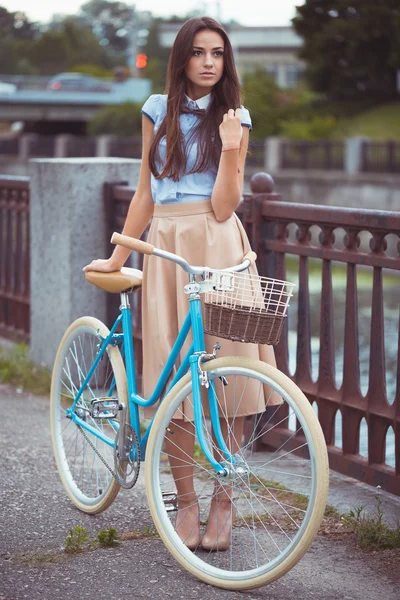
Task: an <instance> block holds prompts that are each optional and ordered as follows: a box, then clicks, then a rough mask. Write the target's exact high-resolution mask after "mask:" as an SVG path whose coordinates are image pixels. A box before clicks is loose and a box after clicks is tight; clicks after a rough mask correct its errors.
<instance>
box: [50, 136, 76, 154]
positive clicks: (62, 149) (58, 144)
mask: <svg viewBox="0 0 400 600" xmlns="http://www.w3.org/2000/svg"><path fill="white" fill-rule="evenodd" d="M72 138H73V136H72V135H69V134H68V133H64V134H61V135H57V136H56V139H55V144H54V158H66V157H67V156H68V144H69V141H70V139H72Z"/></svg>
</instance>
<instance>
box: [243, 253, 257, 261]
mask: <svg viewBox="0 0 400 600" xmlns="http://www.w3.org/2000/svg"><path fill="white" fill-rule="evenodd" d="M243 260H244V261H245V260H249V261H250V265H254V263H255V262H256V260H257V254H256V253H255V252H253V250H250V252H248V253H247V254H246V255H245V256H243Z"/></svg>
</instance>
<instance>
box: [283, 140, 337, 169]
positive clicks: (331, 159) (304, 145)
mask: <svg viewBox="0 0 400 600" xmlns="http://www.w3.org/2000/svg"><path fill="white" fill-rule="evenodd" d="M281 167H282V169H327V170H332V169H337V170H343V169H344V143H343V142H336V141H330V140H327V141H295V140H284V141H283V142H282V146H281Z"/></svg>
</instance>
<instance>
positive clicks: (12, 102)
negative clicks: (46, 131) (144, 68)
mask: <svg viewBox="0 0 400 600" xmlns="http://www.w3.org/2000/svg"><path fill="white" fill-rule="evenodd" d="M150 94H151V80H150V79H140V78H132V79H128V80H127V81H124V82H113V83H112V91H111V92H76V91H70V92H58V91H57V92H55V91H51V90H43V89H39V90H37V89H33V90H32V89H21V90H17V91H16V92H14V93H13V94H8V95H6V94H0V121H8V122H13V121H24V122H29V121H30V122H32V121H34V122H38V121H42V122H43V121H50V122H51V121H53V122H56V121H57V122H60V121H61V122H68V121H82V122H87V121H89V120H90V119H91V118H92V117H93V115H94V114H95V113H96V112H97V111H98V110H99V109H100V108H102V107H103V106H107V105H118V104H121V103H123V102H128V101H131V102H138V103H140V102H144V101H145V100H146V99H147V98H148V97H149V96H150Z"/></svg>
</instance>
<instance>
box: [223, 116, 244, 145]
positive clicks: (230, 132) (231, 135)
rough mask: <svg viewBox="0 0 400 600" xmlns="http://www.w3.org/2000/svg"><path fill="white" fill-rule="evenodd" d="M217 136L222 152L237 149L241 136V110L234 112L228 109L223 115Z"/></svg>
mask: <svg viewBox="0 0 400 600" xmlns="http://www.w3.org/2000/svg"><path fill="white" fill-rule="evenodd" d="M219 135H220V136H221V141H222V149H223V150H231V149H233V148H239V146H240V141H241V139H242V136H243V127H242V109H241V108H237V109H236V110H234V109H233V108H230V109H229V110H228V112H227V113H225V114H224V117H223V121H222V123H221V125H220V126H219Z"/></svg>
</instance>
